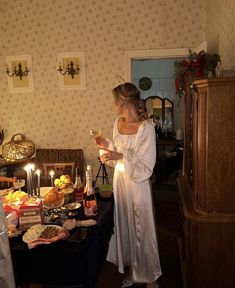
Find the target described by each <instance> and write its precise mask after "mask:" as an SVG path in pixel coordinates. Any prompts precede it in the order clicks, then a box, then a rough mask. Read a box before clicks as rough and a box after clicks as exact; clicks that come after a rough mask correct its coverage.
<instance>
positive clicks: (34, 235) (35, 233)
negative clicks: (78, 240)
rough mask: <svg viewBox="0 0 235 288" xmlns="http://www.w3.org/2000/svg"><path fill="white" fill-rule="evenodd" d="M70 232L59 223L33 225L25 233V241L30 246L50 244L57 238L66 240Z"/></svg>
mask: <svg viewBox="0 0 235 288" xmlns="http://www.w3.org/2000/svg"><path fill="white" fill-rule="evenodd" d="M68 237H69V232H68V231H67V230H65V229H64V228H62V227H60V226H57V225H41V224H36V225H33V226H32V227H31V228H30V229H29V230H28V231H27V232H26V233H25V234H24V235H23V238H22V239H23V241H24V242H26V243H27V244H28V247H29V248H34V247H36V246H37V245H39V244H50V243H53V242H55V241H57V240H66V239H67V238H68Z"/></svg>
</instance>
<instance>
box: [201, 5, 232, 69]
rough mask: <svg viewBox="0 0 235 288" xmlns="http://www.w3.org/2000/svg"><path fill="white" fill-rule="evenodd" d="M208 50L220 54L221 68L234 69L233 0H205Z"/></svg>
mask: <svg viewBox="0 0 235 288" xmlns="http://www.w3.org/2000/svg"><path fill="white" fill-rule="evenodd" d="M206 19H207V22H206V38H207V41H208V51H209V52H217V53H219V54H220V56H221V60H222V61H221V62H222V68H223V69H235V57H234V51H235V1H234V0H223V1H221V0H207V13H206Z"/></svg>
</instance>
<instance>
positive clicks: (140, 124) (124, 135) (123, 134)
mask: <svg viewBox="0 0 235 288" xmlns="http://www.w3.org/2000/svg"><path fill="white" fill-rule="evenodd" d="M120 119H121V118H117V120H116V129H117V133H118V134H119V135H121V136H136V135H138V133H139V130H140V128H141V126H142V125H143V123H144V122H145V120H143V121H142V123H141V124H140V126H139V128H138V130H137V132H136V133H135V134H122V133H121V132H120V131H119V129H118V122H119V120H120Z"/></svg>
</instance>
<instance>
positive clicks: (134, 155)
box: [123, 121, 156, 183]
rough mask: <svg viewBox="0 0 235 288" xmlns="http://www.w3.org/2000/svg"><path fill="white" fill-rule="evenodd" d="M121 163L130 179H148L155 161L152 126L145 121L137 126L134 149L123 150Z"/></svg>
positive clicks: (138, 180)
mask: <svg viewBox="0 0 235 288" xmlns="http://www.w3.org/2000/svg"><path fill="white" fill-rule="evenodd" d="M123 155H124V157H123V163H124V168H125V171H126V172H127V173H128V175H129V177H130V179H131V180H132V181H134V182H136V183H140V182H142V181H144V180H146V179H148V178H149V177H150V176H151V175H152V172H153V168H154V165H155V162H156V137H155V130H154V127H153V126H152V125H151V124H150V123H148V122H147V121H146V122H145V123H143V125H142V126H141V127H140V128H139V131H138V135H137V138H136V143H135V146H134V149H132V150H129V149H126V150H125V149H124V150H123Z"/></svg>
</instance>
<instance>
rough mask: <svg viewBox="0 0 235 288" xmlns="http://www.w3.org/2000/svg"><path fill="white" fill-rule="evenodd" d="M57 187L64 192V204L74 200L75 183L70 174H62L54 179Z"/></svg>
mask: <svg viewBox="0 0 235 288" xmlns="http://www.w3.org/2000/svg"><path fill="white" fill-rule="evenodd" d="M54 185H55V187H56V188H57V189H58V190H60V191H62V192H63V193H64V204H66V203H69V202H73V201H74V197H75V194H74V185H73V182H72V180H71V177H70V176H69V175H61V176H60V178H56V179H55V180H54Z"/></svg>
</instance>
